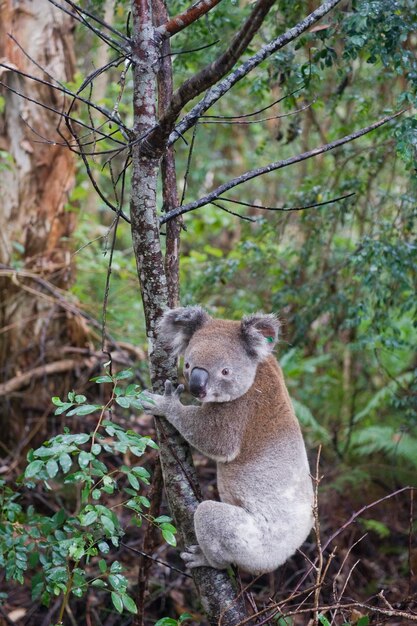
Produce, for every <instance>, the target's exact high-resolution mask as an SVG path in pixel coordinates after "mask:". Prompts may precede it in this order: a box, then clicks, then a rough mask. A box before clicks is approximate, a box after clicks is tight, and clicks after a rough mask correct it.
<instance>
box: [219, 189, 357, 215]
mask: <svg viewBox="0 0 417 626" xmlns="http://www.w3.org/2000/svg"><path fill="white" fill-rule="evenodd" d="M354 195H356V192H355V191H352V192H351V193H347V194H345V195H343V196H338V197H337V198H332V199H331V200H324V202H314V203H313V204H306V205H304V206H292V207H284V206H265V205H263V204H253V203H252V202H243V200H232V198H220V200H225V201H227V202H233V204H240V205H241V206H247V207H250V208H252V209H262V210H263V211H282V212H283V213H287V212H288V211H306V210H307V209H316V208H318V207H321V206H325V205H326V204H333V202H339V200H346V199H347V198H351V197H352V196H354Z"/></svg>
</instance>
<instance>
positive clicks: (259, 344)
mask: <svg viewBox="0 0 417 626" xmlns="http://www.w3.org/2000/svg"><path fill="white" fill-rule="evenodd" d="M278 330H279V322H278V320H277V319H276V317H275V316H274V315H263V314H255V315H249V316H247V317H244V318H243V319H242V320H241V321H231V320H222V319H214V318H212V317H210V316H209V315H208V313H206V311H205V310H204V309H202V308H201V307H199V306H190V307H180V308H176V309H172V310H169V311H167V312H165V314H164V315H163V317H162V320H161V322H160V326H159V332H160V335H159V336H160V340H161V341H162V342H163V343H164V344H165V346H169V347H170V348H171V349H172V350H174V352H175V353H176V354H177V355H184V376H185V380H186V382H187V385H188V387H189V390H190V392H191V394H192V395H193V396H195V397H196V398H197V399H198V400H199V401H200V403H201V404H200V405H199V406H185V405H183V404H182V403H181V401H180V396H181V393H182V391H183V390H184V387H183V386H182V385H179V386H178V387H177V389H176V390H174V388H173V386H172V384H171V382H170V381H167V382H166V384H165V395H164V396H161V395H158V394H154V393H149V392H146V394H145V396H144V399H143V406H144V409H145V410H146V411H147V412H149V413H151V414H153V415H157V416H165V418H166V419H167V420H168V421H169V422H171V424H173V425H174V426H175V427H176V428H177V430H178V431H179V432H180V433H181V434H182V435H183V437H184V438H185V439H186V440H187V441H188V442H189V443H190V444H191V445H192V446H193V447H195V448H196V449H197V450H199V451H200V452H202V453H203V454H205V455H206V456H208V457H209V458H211V459H214V460H215V461H216V462H217V483H218V491H219V495H220V499H221V502H217V501H212V500H206V501H204V502H201V503H200V504H199V505H198V507H197V509H196V511H195V514H194V526H195V532H196V536H197V541H198V545H194V546H188V547H186V551H185V552H183V553H182V554H181V556H182V558H183V559H184V561H185V563H186V565H187V566H188V567H189V568H193V567H201V566H211V567H214V568H218V569H225V568H227V567H228V566H229V565H230V564H235V565H237V566H238V567H241V568H242V569H243V570H245V571H247V572H249V573H252V574H255V575H259V574H263V573H266V572H270V571H273V570H275V569H276V568H277V567H278V566H279V565H281V564H282V563H284V561H286V560H287V559H288V558H289V557H290V556H291V555H292V554H293V553H294V552H295V551H296V550H297V548H298V547H299V546H300V545H301V544H302V543H303V542H304V540H305V539H306V537H307V535H308V534H309V532H310V529H311V527H312V525H313V512H312V509H313V488H312V480H311V476H310V470H309V465H308V460H307V454H306V450H305V446H304V441H303V438H302V435H301V431H300V426H299V424H298V421H297V418H296V417H295V414H294V410H293V407H292V404H291V400H290V397H289V395H288V391H287V388H286V386H285V382H284V378H283V374H282V371H281V369H280V367H279V365H278V364H277V361H276V359H275V358H274V356H273V355H272V351H273V348H274V346H275V344H276V342H277V339H278Z"/></svg>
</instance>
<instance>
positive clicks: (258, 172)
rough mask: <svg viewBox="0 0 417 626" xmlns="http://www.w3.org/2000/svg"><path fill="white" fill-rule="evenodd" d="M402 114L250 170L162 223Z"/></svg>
mask: <svg viewBox="0 0 417 626" xmlns="http://www.w3.org/2000/svg"><path fill="white" fill-rule="evenodd" d="M402 113H404V111H399V112H398V113H395V114H394V115H387V116H386V117H384V118H382V119H381V120H379V121H377V122H374V123H373V124H371V125H370V126H366V128H361V130H358V131H356V132H355V133H352V134H350V135H346V136H345V137H342V138H341V139H337V140H336V141H332V142H331V143H327V144H325V145H324V146H319V147H318V148H314V149H313V150H309V151H308V152H303V153H302V154H297V155H296V156H293V157H290V158H289V159H284V160H282V161H276V162H275V163H269V165H265V166H264V167H258V168H256V169H254V170H249V171H248V172H245V173H244V174H242V175H241V176H238V177H237V178H233V179H232V180H229V181H228V182H227V183H224V184H223V185H220V187H217V188H216V189H214V191H212V192H211V193H209V194H207V196H204V197H203V198H200V199H199V200H195V201H194V202H190V203H189V204H185V205H184V206H180V207H177V208H176V209H174V210H173V211H169V213H167V214H166V215H164V216H163V217H162V218H161V220H160V223H161V224H165V222H167V221H168V220H170V219H172V218H173V217H177V216H178V215H183V214H184V213H188V212H189V211H195V210H196V209H199V208H200V207H202V206H205V205H206V204H210V203H212V202H213V200H216V199H217V198H219V197H220V196H221V195H222V194H224V193H226V191H229V189H233V188H234V187H237V186H238V185H242V183H246V182H247V181H248V180H252V179H253V178H257V177H258V176H263V175H264V174H268V173H269V172H273V171H275V170H280V169H283V168H284V167H288V166H289V165H294V163H300V162H301V161H306V160H307V159H311V158H312V157H315V156H317V155H318V154H323V153H324V152H329V151H330V150H334V149H335V148H338V147H339V146H342V145H343V144H345V143H349V142H350V141H354V140H355V139H358V138H359V137H362V136H363V135H366V134H367V133H370V132H371V131H372V130H375V129H376V128H379V126H382V125H383V124H386V123H387V122H389V121H390V120H392V119H394V118H395V117H398V116H399V115H401V114H402Z"/></svg>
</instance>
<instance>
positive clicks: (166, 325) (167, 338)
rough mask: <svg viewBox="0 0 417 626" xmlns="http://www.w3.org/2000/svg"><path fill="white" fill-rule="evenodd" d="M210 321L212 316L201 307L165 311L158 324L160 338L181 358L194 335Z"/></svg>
mask: <svg viewBox="0 0 417 626" xmlns="http://www.w3.org/2000/svg"><path fill="white" fill-rule="evenodd" d="M210 320H211V317H210V315H209V314H208V313H206V311H205V310H204V309H203V308H202V307H201V306H186V307H178V308H177V309H170V310H169V311H165V313H164V314H163V316H162V318H161V321H160V322H159V324H158V327H159V338H160V340H161V341H162V343H163V344H164V345H165V346H167V347H169V348H171V350H172V351H173V352H174V354H176V355H177V356H179V355H180V354H184V351H185V349H186V347H187V345H188V343H189V341H190V339H191V337H192V336H193V335H194V333H195V332H196V331H197V330H198V329H199V328H201V327H202V326H204V324H207V322H209V321H210Z"/></svg>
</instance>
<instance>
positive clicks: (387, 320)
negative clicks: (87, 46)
mask: <svg viewBox="0 0 417 626" xmlns="http://www.w3.org/2000/svg"><path fill="white" fill-rule="evenodd" d="M93 6H94V7H95V8H96V9H98V8H100V7H101V3H98V4H97V3H93ZM187 6H188V3H187V2H185V1H183V0H174V1H173V2H170V3H169V7H168V9H169V12H170V14H171V15H174V14H177V13H178V12H180V11H181V10H184V9H185V8H186V7H187ZM249 11H250V6H249V5H246V3H238V2H233V1H232V0H225V2H222V3H221V4H220V5H218V7H216V9H215V10H213V11H211V12H210V13H209V14H208V15H207V16H205V17H204V18H202V19H200V20H199V21H198V22H196V23H195V24H194V25H193V27H192V28H191V29H186V30H184V31H182V32H181V33H180V34H178V35H177V36H175V37H174V38H173V40H172V42H171V43H172V48H173V51H174V52H176V53H177V52H182V51H184V50H193V49H194V48H198V47H200V46H205V45H207V46H208V47H207V48H204V49H203V50H198V51H195V52H189V53H184V54H174V55H173V56H172V60H173V69H174V81H175V85H179V84H181V83H182V82H183V81H184V80H185V79H186V78H187V77H189V76H191V75H192V74H193V73H195V72H196V71H198V70H199V69H200V68H202V67H203V66H204V65H205V64H206V63H208V62H211V61H212V60H214V59H215V58H216V57H217V55H218V54H219V52H220V51H222V50H224V49H225V48H226V47H227V45H228V43H229V42H230V39H231V36H232V34H233V32H235V30H236V28H237V26H238V25H239V23H241V21H242V19H243V18H244V17H245V16H246V15H248V13H249ZM304 16H305V5H304V4H303V3H299V2H296V3H294V2H290V1H289V0H285V1H283V2H280V3H279V4H277V6H276V7H274V9H273V10H272V11H271V13H270V16H269V17H268V19H267V20H266V22H265V24H264V26H263V28H262V30H261V31H260V33H259V34H258V35H257V36H256V38H255V39H254V41H253V42H252V44H251V46H250V49H249V50H248V51H247V52H246V53H245V55H244V56H243V59H242V60H244V59H245V58H247V57H248V56H250V55H251V54H253V53H254V52H255V51H256V50H258V49H259V47H260V46H261V45H263V44H264V43H265V42H267V41H269V40H271V39H272V38H273V37H276V36H277V35H279V34H280V33H282V32H284V31H285V30H286V29H288V27H290V26H292V25H294V24H295V23H296V22H297V21H298V20H299V19H302V18H303V17H304ZM125 22H126V5H125V3H124V2H120V3H118V4H117V5H116V11H115V25H116V26H117V27H118V28H119V29H120V30H121V31H122V32H126V26H125ZM416 30H417V14H416V12H415V8H414V6H413V2H412V1H411V0H398V1H397V0H373V1H372V2H371V1H369V2H367V1H361V2H359V1H354V2H352V3H351V4H350V5H349V6H343V7H342V8H337V9H335V10H334V11H333V12H331V13H330V14H329V15H328V16H326V17H325V18H323V20H321V21H320V22H319V23H318V24H317V25H316V27H313V28H312V29H311V31H310V32H307V33H305V34H304V35H303V36H302V37H300V38H299V39H298V40H297V41H295V42H294V44H292V45H290V46H287V47H286V48H285V49H283V50H281V51H279V52H277V53H276V54H275V55H274V56H273V57H272V58H271V59H270V60H269V61H267V62H264V63H262V64H261V66H260V67H259V68H258V69H257V70H256V71H255V72H253V74H252V75H249V76H248V77H246V78H245V79H244V80H242V81H241V82H240V83H238V84H237V85H236V86H235V87H234V88H233V89H232V90H231V91H230V92H229V93H228V94H226V95H225V96H224V97H223V98H222V99H221V100H220V101H219V102H218V103H217V104H216V105H215V106H213V107H212V108H211V109H210V110H209V111H208V112H207V115H217V116H222V115H223V116H232V115H236V116H239V115H247V114H248V113H253V112H255V111H257V110H260V109H262V108H263V107H266V106H268V105H270V104H271V103H273V102H275V101H276V100H278V99H280V98H283V97H284V100H283V101H282V102H281V103H279V104H277V105H274V106H273V107H271V108H270V109H267V110H266V111H264V112H262V113H260V114H258V115H253V116H251V117H250V118H242V119H241V120H240V121H242V120H243V119H249V120H252V121H253V120H257V119H261V118H262V119H264V118H274V119H268V120H266V121H263V122H259V123H251V124H230V123H227V124H226V123H225V122H226V121H227V120H221V119H214V118H202V119H201V120H200V122H199V124H198V127H197V131H196V137H195V145H194V149H193V152H192V154H191V158H190V165H189V174H188V181H187V189H186V191H185V202H187V201H190V200H193V199H196V198H198V197H200V196H201V195H204V193H206V192H207V191H209V190H210V189H212V188H213V187H215V186H216V185H218V184H221V183H222V182H225V181H226V180H228V179H230V178H233V177H235V176H238V175H239V174H240V173H242V172H244V171H246V170H248V169H251V168H253V167H256V166H260V165H263V164H266V163H268V162H271V161H276V160H278V159H283V158H287V157H289V156H292V155H294V154H297V153H299V152H303V151H306V150H310V149H312V148H314V147H316V146H319V145H321V144H323V143H326V142H329V141H332V140H335V139H337V138H339V137H342V136H343V135H346V134H349V133H352V132H354V131H355V130H357V129H358V128H360V127H363V126H366V125H368V124H370V123H372V122H374V121H375V120H377V119H379V118H381V117H383V116H384V115H385V114H387V113H391V112H394V111H398V110H400V109H401V108H406V107H409V108H408V109H407V110H406V112H405V113H404V114H403V115H402V116H401V117H400V118H398V119H397V120H395V121H393V122H391V123H389V124H387V125H385V126H384V127H382V128H380V129H378V130H377V131H375V132H373V133H371V134H369V135H367V136H365V137H362V138H361V139H359V140H357V141H355V142H352V143H348V144H345V145H344V146H342V147H340V148H338V149H337V150H335V151H333V152H331V153H329V154H327V155H325V156H320V157H317V158H316V159H312V160H309V161H305V162H304V163H301V164H298V165H296V166H293V167H292V168H291V169H285V170H282V171H280V172H276V173H273V174H269V175H267V176H264V177H262V178H256V179H254V180H252V181H251V182H249V183H247V184H245V185H244V186H241V187H237V188H236V189H235V190H233V191H232V192H229V194H228V195H227V197H229V198H231V199H233V200H237V201H243V202H247V203H253V204H257V205H265V206H269V207H275V208H277V207H278V208H287V209H290V208H292V207H303V206H307V205H311V204H314V203H320V202H324V201H328V200H331V199H333V198H336V197H339V196H341V195H345V194H349V193H354V194H355V195H354V196H352V197H350V198H348V199H345V200H341V201H338V202H335V203H333V204H326V205H323V206H320V207H316V208H310V209H306V210H297V211H278V210H274V211H266V210H261V209H255V208H250V207H249V208H248V207H244V206H239V205H237V204H234V203H231V202H228V201H226V200H223V201H222V202H221V204H222V206H223V207H224V208H226V209H228V210H232V211H235V212H237V213H240V214H242V215H246V216H250V217H252V218H254V219H255V220H256V221H255V222H254V223H248V222H246V221H242V220H239V219H238V218H236V217H234V216H232V215H231V214H230V213H227V212H226V211H222V210H221V209H219V208H217V207H213V206H205V207H203V208H202V209H200V210H199V211H198V212H194V213H190V214H187V216H186V217H185V220H184V221H185V224H186V227H187V232H183V233H182V261H181V298H182V304H193V303H196V302H198V303H201V304H203V305H204V306H206V307H207V308H208V309H209V310H210V311H211V312H212V313H213V314H216V315H220V316H225V317H235V318H238V317H240V316H241V315H243V314H245V313H250V312H253V311H256V310H258V309H263V310H264V311H275V312H277V313H278V314H279V315H280V317H281V318H282V323H283V332H282V342H281V348H280V350H279V358H280V360H281V362H282V364H283V367H284V370H285V372H286V375H287V380H288V385H289V387H290V392H291V394H292V396H293V398H294V403H295V406H296V410H297V413H298V415H299V417H300V419H301V421H302V422H303V424H304V427H305V430H306V433H307V438H308V439H309V442H310V444H311V445H316V444H318V443H319V442H322V443H323V444H324V446H325V448H324V455H325V456H327V457H328V458H329V460H331V461H332V462H334V461H338V463H339V466H340V467H341V468H342V469H343V471H345V470H347V473H349V472H351V471H353V469H352V468H355V471H358V472H362V471H363V472H364V475H365V476H368V477H375V476H376V475H378V477H379V478H383V480H384V481H387V482H391V480H392V481H394V482H395V480H397V479H399V478H401V479H404V480H411V479H413V469H415V463H416V461H415V459H416V458H417V400H416V391H417V384H416V371H417V370H416V368H417V361H416V353H415V346H416V340H417V329H416V321H415V320H416V296H415V294H416V260H417V254H416V252H417V241H416V230H417V229H416V218H417V211H416V183H415V180H414V179H413V174H414V170H415V167H416V145H417V121H416V119H415V109H413V108H412V107H413V106H415V105H416V93H417V61H416V50H417V39H416V35H415V32H416ZM213 42H217V43H213ZM210 44H213V45H210ZM93 53H94V51H93ZM120 71H121V68H118V69H113V70H112V74H111V79H110V81H109V84H108V90H107V92H106V104H107V106H108V107H109V108H111V106H112V101H114V100H115V98H117V93H118V87H117V83H118V78H119V77H120ZM129 80H130V79H129V78H128V79H127V82H126V88H125V92H124V95H123V99H122V102H121V106H120V111H121V115H122V118H123V119H124V121H125V123H126V124H128V123H129V121H130V115H131V114H130V110H131V109H130V104H129V98H130V94H131V91H130V88H131V85H130V83H129ZM192 104H194V103H191V104H190V105H189V106H192ZM306 105H307V108H306V109H305V110H303V111H299V109H302V108H303V107H305V106H306ZM410 107H411V108H410ZM208 122H215V123H210V124H208ZM191 137H192V131H189V132H188V133H186V136H185V139H186V140H187V142H188V143H187V145H185V143H184V142H182V141H178V142H177V143H176V146H175V148H176V160H177V170H178V180H179V191H180V196H181V191H182V184H183V178H184V174H185V171H186V169H187V160H188V159H189V148H190V141H191ZM101 167H102V162H100V159H97V162H96V164H95V168H96V171H97V173H98V172H99V171H100V174H99V175H100V176H101V182H102V184H103V186H104V188H106V185H107V188H108V189H109V190H110V188H111V185H110V182H109V181H110V174H109V171H108V169H107V170H106V169H103V170H101ZM106 177H107V178H106ZM127 184H128V183H127ZM77 193H78V194H80V193H81V195H82V194H87V195H88V196H89V198H90V199H89V205H90V206H94V203H95V209H94V211H88V212H85V211H82V210H81V209H79V226H78V233H77V242H76V244H75V247H76V248H81V249H80V250H79V252H78V253H77V255H76V263H77V269H78V273H77V280H76V283H75V285H74V288H73V290H74V293H75V294H76V295H77V296H78V297H79V299H80V300H81V301H82V302H83V303H84V306H86V307H87V308H88V309H89V310H90V311H91V312H92V313H93V314H95V315H96V316H97V317H100V315H101V312H100V307H101V302H102V300H103V289H104V282H105V276H106V272H107V267H106V265H107V264H106V259H107V258H108V254H107V256H106V250H107V251H108V249H109V241H108V240H109V230H108V229H109V225H110V224H111V217H112V216H111V215H110V216H109V213H108V211H107V209H105V207H104V205H103V204H102V203H101V202H99V203H98V204H97V203H96V202H95V201H94V200H92V199H91V192H90V191H87V185H86V181H85V174H84V173H83V170H82V165H81V166H80V172H79V183H78V187H77V190H76V191H75V195H74V199H75V200H74V199H73V204H74V206H78V207H82V206H83V204H84V201H85V199H77ZM127 204H128V202H127V196H126V202H125V207H126V209H125V210H126V211H128V208H127ZM160 204H162V202H161V203H160ZM97 237H101V238H100V239H96V238H97ZM88 241H92V242H93V243H91V245H88V246H86V247H82V246H85V244H86V243H87V242H88ZM103 255H104V257H103ZM139 301H140V298H139V290H138V287H137V279H136V268H135V263H134V260H133V254H132V250H131V244H130V233H129V228H128V226H127V225H126V224H121V225H120V226H119V229H118V238H117V242H116V250H115V255H114V261H113V268H112V276H111V289H110V296H109V301H108V306H107V317H108V329H109V331H110V332H111V333H113V334H114V335H115V336H116V337H117V338H119V339H124V340H127V341H131V342H137V343H144V342H145V336H144V323H143V314H142V311H141V305H140V304H139ZM387 467H389V468H390V469H391V470H392V471H390V472H388V473H387V472H386V468H387ZM413 482H414V483H415V479H413Z"/></svg>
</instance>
